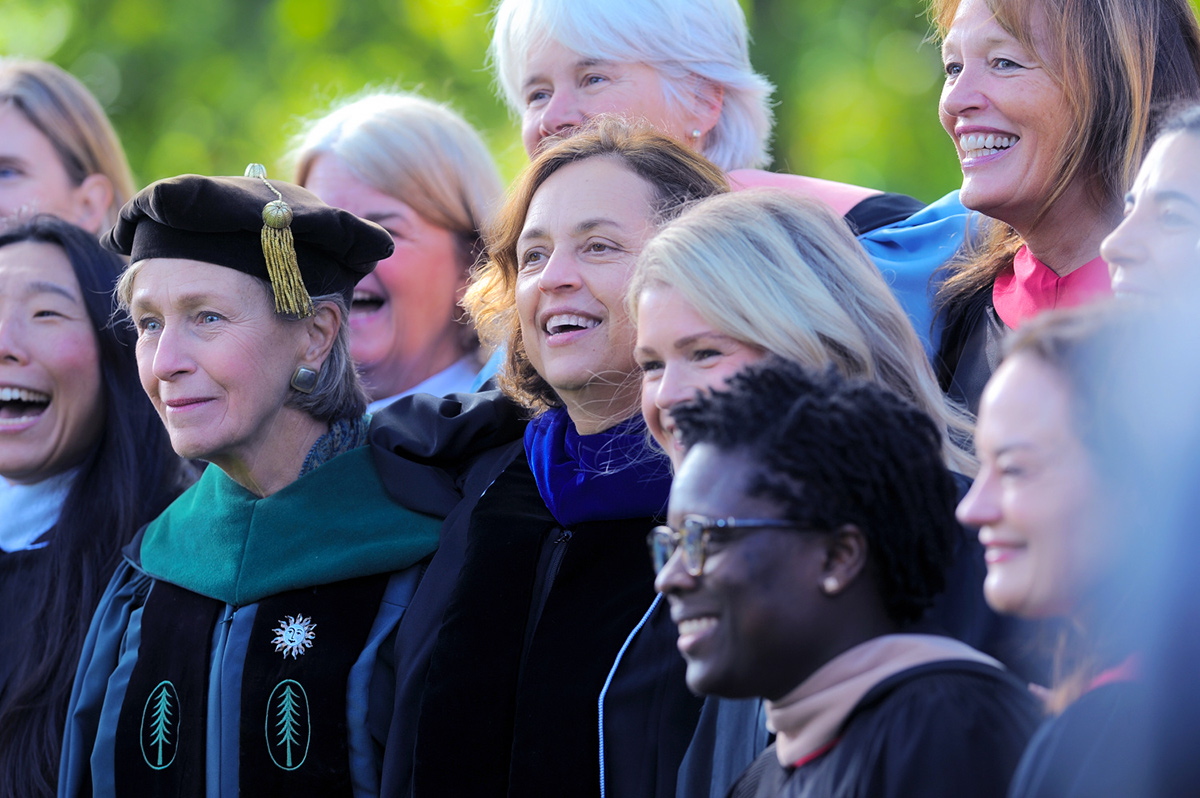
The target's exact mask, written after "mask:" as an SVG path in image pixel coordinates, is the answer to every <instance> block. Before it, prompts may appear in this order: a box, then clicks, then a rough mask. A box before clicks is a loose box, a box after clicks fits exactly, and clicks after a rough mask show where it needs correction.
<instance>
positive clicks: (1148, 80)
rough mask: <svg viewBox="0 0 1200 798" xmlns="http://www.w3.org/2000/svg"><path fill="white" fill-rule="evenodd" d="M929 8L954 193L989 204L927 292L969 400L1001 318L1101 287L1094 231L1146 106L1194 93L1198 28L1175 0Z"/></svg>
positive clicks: (943, 362)
mask: <svg viewBox="0 0 1200 798" xmlns="http://www.w3.org/2000/svg"><path fill="white" fill-rule="evenodd" d="M930 13H931V16H932V17H933V21H934V24H935V26H936V28H937V32H938V35H939V36H940V37H941V39H942V58H943V62H944V64H945V71H946V82H945V86H944V87H943V89H942V97H941V103H940V105H939V113H940V116H941V120H942V126H943V127H944V128H945V129H946V132H947V134H949V136H950V137H951V139H952V140H953V141H954V146H955V150H956V152H957V153H958V157H959V161H960V163H961V166H962V173H963V187H962V192H961V198H962V202H963V204H964V205H966V206H967V207H968V208H970V209H971V210H974V211H979V212H980V213H982V214H984V215H986V216H987V217H989V219H988V221H987V223H986V227H985V231H984V234H983V236H982V238H981V240H980V241H979V242H978V243H977V245H976V246H975V247H974V248H973V249H972V250H971V251H968V252H966V253H965V254H964V256H963V257H962V258H961V259H959V261H958V262H956V263H954V264H952V265H951V266H950V267H949V268H948V271H947V275H948V279H947V280H946V282H945V283H944V284H943V285H942V288H941V289H940V291H939V293H938V297H937V303H938V306H939V312H940V313H941V314H942V317H943V319H944V321H945V329H944V333H943V335H942V339H941V342H940V345H939V360H938V361H937V362H938V367H939V378H940V380H941V383H942V387H943V388H945V389H946V390H947V391H948V392H949V393H950V395H951V396H953V397H954V398H957V399H960V400H961V401H962V402H963V403H964V404H966V405H967V406H968V408H969V409H971V410H972V411H974V410H975V409H976V407H977V404H978V401H979V394H980V392H981V391H982V390H983V385H984V383H985V382H986V381H987V378H988V377H989V376H990V375H991V373H992V371H993V370H994V369H995V368H996V366H997V363H998V356H999V351H1000V348H1001V347H1000V343H999V342H1000V339H1001V338H1002V337H1003V335H1004V332H1005V331H1006V330H1008V329H1011V328H1016V327H1019V326H1020V325H1021V324H1022V323H1023V322H1024V321H1026V320H1027V319H1029V318H1031V317H1033V316H1035V315H1037V314H1038V313H1040V312H1041V311H1043V310H1045V309H1049V308H1054V307H1068V306H1072V305H1078V304H1081V303H1084V302H1087V301H1089V300H1090V299H1092V298H1093V297H1095V296H1097V295H1106V294H1108V293H1109V291H1110V286H1109V277H1108V269H1107V267H1106V266H1105V264H1104V261H1103V260H1102V259H1101V258H1100V257H1099V253H1100V242H1101V240H1102V239H1103V238H1104V237H1105V236H1106V235H1107V234H1108V233H1109V232H1110V231H1111V230H1112V228H1113V227H1114V226H1115V225H1116V223H1117V221H1118V220H1119V218H1120V211H1121V201H1122V197H1123V196H1124V194H1125V192H1126V191H1128V190H1129V187H1130V186H1131V185H1132V183H1133V177H1134V172H1135V170H1136V169H1137V166H1138V164H1139V163H1140V162H1141V159H1142V155H1143V153H1144V151H1145V148H1146V146H1147V142H1148V141H1149V140H1150V138H1151V137H1152V134H1153V126H1152V121H1153V120H1152V113H1153V112H1154V111H1156V110H1157V109H1158V108H1159V107H1160V106H1162V105H1163V104H1165V103H1168V102H1171V101H1174V100H1178V99H1183V98H1196V97H1200V27H1198V26H1197V23H1196V16H1195V12H1194V11H1193V9H1192V7H1191V5H1190V4H1189V3H1188V2H1187V0H1153V2H1146V0H1103V1H1102V2H1101V3H1099V4H1098V5H1097V4H1094V3H1079V2H1073V1H1072V0H1011V1H1009V2H1002V1H1001V0H932V2H931V3H930ZM1098 19H1102V20H1104V24H1097V20H1098Z"/></svg>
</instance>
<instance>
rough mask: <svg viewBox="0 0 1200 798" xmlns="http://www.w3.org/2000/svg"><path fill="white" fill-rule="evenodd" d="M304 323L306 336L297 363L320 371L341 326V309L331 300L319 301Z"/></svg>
mask: <svg viewBox="0 0 1200 798" xmlns="http://www.w3.org/2000/svg"><path fill="white" fill-rule="evenodd" d="M304 324H305V329H306V331H307V336H306V338H305V340H304V342H303V347H304V348H303V349H302V350H301V355H300V357H301V360H300V363H299V364H298V365H301V366H308V367H309V368H311V369H313V370H315V371H320V370H321V367H322V366H323V365H325V359H326V358H327V357H329V352H330V350H332V349H333V344H334V341H336V340H337V336H338V331H339V330H340V329H341V327H342V310H341V308H339V307H338V306H337V305H336V304H334V303H333V302H320V303H318V304H317V306H316V307H315V308H314V309H313V315H311V316H309V317H308V318H307V319H305V320H304Z"/></svg>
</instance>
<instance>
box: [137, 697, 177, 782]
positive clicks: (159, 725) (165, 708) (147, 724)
mask: <svg viewBox="0 0 1200 798" xmlns="http://www.w3.org/2000/svg"><path fill="white" fill-rule="evenodd" d="M178 725H179V694H178V693H176V692H175V685H173V684H171V682H169V681H165V680H164V681H161V682H159V683H158V684H157V685H155V686H154V689H153V690H151V691H150V696H149V697H148V698H147V699H146V706H145V708H144V709H143V710H142V729H141V738H142V740H141V743H142V758H143V759H144V760H145V761H146V764H147V765H149V766H150V767H151V768H153V769H154V770H162V769H164V768H166V767H169V766H170V764H171V763H172V762H174V761H175V754H176V751H177V749H178V746H177V745H176V743H177V740H173V739H172V734H173V732H174V731H175V730H176V727H178Z"/></svg>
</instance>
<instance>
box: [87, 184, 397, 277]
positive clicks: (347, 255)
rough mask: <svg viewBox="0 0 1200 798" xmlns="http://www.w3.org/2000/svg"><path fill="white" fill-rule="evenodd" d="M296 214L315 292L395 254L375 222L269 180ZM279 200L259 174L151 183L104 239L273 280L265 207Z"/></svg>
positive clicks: (133, 257)
mask: <svg viewBox="0 0 1200 798" xmlns="http://www.w3.org/2000/svg"><path fill="white" fill-rule="evenodd" d="M270 182H271V185H272V186H274V187H275V190H276V191H278V192H279V193H280V194H282V195H283V200H284V202H286V203H287V204H288V206H289V207H290V208H291V211H292V222H291V232H292V237H293V239H294V240H295V247H296V262H297V263H298V265H299V267H300V275H301V277H302V279H303V281H304V287H305V288H306V289H308V293H309V294H310V295H311V296H321V295H322V294H342V295H344V296H345V297H346V298H347V299H349V297H350V295H351V294H352V293H353V290H354V286H355V284H357V283H358V281H359V280H361V279H362V278H363V276H364V275H366V274H368V273H370V271H371V270H372V269H374V268H375V264H376V262H378V261H380V260H382V259H384V258H386V257H388V256H389V255H391V254H392V250H393V249H394V248H395V244H394V242H393V241H392V237H391V235H389V234H388V232H387V231H386V230H384V229H383V228H382V227H380V226H379V225H377V224H375V223H374V222H368V221H366V220H364V219H360V218H358V217H357V216H355V215H354V214H352V213H348V212H346V211H343V210H339V209H337V208H331V207H329V206H328V205H326V204H325V203H323V202H321V200H319V199H317V197H316V195H315V194H313V193H312V192H310V191H307V190H305V189H303V188H300V187H299V186H294V185H292V184H290V183H284V182H281V181H278V180H272V181H270ZM276 199H278V198H277V197H276V196H275V193H274V192H272V191H271V190H270V189H269V188H268V187H267V185H266V183H265V182H263V181H262V180H260V179H259V178H256V177H203V176H201V175H180V176H179V177H171V178H167V179H166V180H159V181H158V182H157V183H151V184H150V185H149V186H147V187H146V188H144V189H142V190H141V191H139V192H138V194H137V196H135V197H134V198H133V199H131V200H129V202H127V203H125V207H123V208H121V215H120V218H119V219H118V220H117V224H116V226H114V227H113V229H112V230H110V231H109V232H108V233H106V234H105V235H104V237H103V238H102V239H101V243H102V244H103V245H104V246H105V247H106V248H107V249H110V250H112V251H113V252H116V253H118V254H121V255H128V256H129V258H130V262H131V263H136V262H138V261H140V260H146V259H147V258H184V259H187V260H197V261H203V262H205V263H213V264H216V265H218V266H227V267H229V268H231V269H237V270H238V271H240V272H245V273H246V274H249V275H253V276H254V277H258V278H260V279H262V280H267V281H268V282H270V279H269V276H268V273H267V262H266V258H265V257H264V256H263V246H262V242H261V238H260V236H261V231H262V228H263V207H264V206H266V205H267V203H269V202H272V201H274V200H276Z"/></svg>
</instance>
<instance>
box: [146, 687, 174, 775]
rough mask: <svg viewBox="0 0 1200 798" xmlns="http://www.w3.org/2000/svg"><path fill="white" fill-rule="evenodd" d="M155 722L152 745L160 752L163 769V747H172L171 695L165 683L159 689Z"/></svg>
mask: <svg viewBox="0 0 1200 798" xmlns="http://www.w3.org/2000/svg"><path fill="white" fill-rule="evenodd" d="M152 718H153V720H152V721H151V724H150V731H151V736H150V745H152V746H156V747H157V749H158V751H157V754H158V767H162V763H163V754H162V749H163V745H170V743H171V741H170V740H169V739H168V735H169V734H170V724H171V693H170V692H169V691H168V690H167V685H166V684H165V683H164V684H162V685H161V686H160V688H159V693H158V698H157V699H155V701H154V714H153V715H152Z"/></svg>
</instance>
